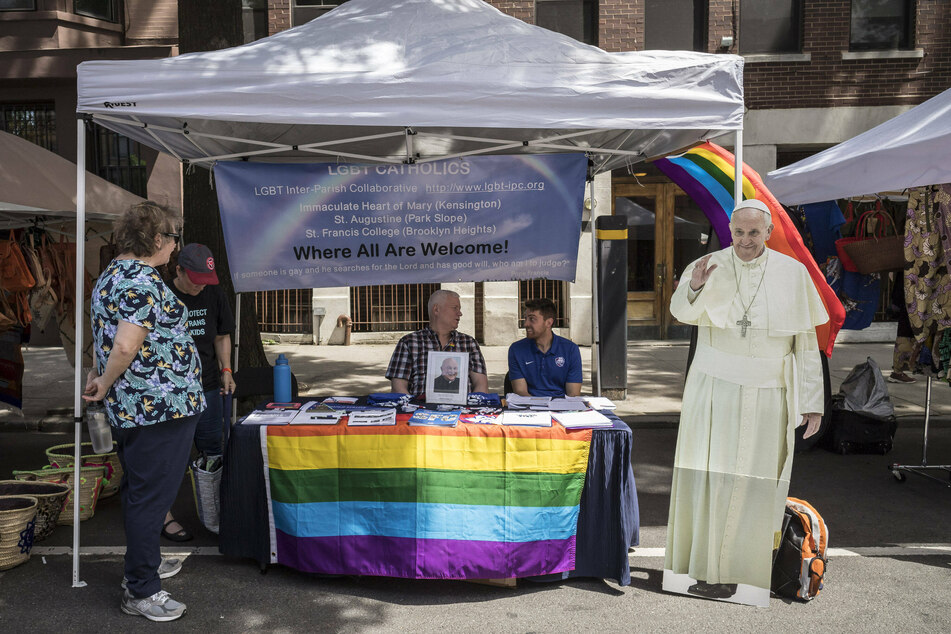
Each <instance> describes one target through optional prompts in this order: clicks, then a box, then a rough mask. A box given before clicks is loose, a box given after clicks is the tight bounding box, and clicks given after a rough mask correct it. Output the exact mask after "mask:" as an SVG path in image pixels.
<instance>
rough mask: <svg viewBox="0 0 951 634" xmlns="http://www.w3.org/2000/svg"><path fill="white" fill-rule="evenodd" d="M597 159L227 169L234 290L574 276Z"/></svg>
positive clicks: (222, 177) (226, 221) (220, 183)
mask: <svg viewBox="0 0 951 634" xmlns="http://www.w3.org/2000/svg"><path fill="white" fill-rule="evenodd" d="M586 171H587V159H586V158H585V156H584V155H583V154H548V155H531V156H528V155H521V156H479V157H471V158H461V159H451V160H447V161H439V162H432V163H416V164H401V165H356V164H339V163H307V164H302V163H244V162H227V163H226V162H222V163H218V164H217V165H216V166H215V183H216V187H217V190H218V204H219V207H220V209H221V222H222V225H223V229H224V236H225V246H226V248H227V250H228V265H229V267H230V269H231V275H232V280H233V283H234V288H235V291H237V292H246V291H263V290H276V289H283V288H320V287H326V286H368V285H373V284H403V283H423V282H481V281H494V280H523V279H533V278H547V279H551V280H567V281H574V279H575V264H576V260H577V257H578V241H579V238H580V234H581V209H582V199H583V196H584V182H585V174H586Z"/></svg>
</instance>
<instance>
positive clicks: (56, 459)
mask: <svg viewBox="0 0 951 634" xmlns="http://www.w3.org/2000/svg"><path fill="white" fill-rule="evenodd" d="M113 446H115V443H113ZM75 447H76V445H75V444H74V443H69V444H66V445H56V446H54V447H50V448H49V449H47V450H46V459H47V460H49V461H50V466H51V467H56V468H60V467H68V466H70V465H72V464H73V451H74V449H75ZM81 459H82V466H84V467H103V468H105V476H104V477H103V480H102V492H101V493H100V494H99V496H100V497H103V498H107V497H110V496H112V495H115V494H116V493H118V492H119V484H120V483H121V482H122V465H121V464H120V463H119V454H117V453H116V452H115V451H111V452H109V453H98V454H97V453H93V450H92V443H91V442H84V443H83V444H82V457H81Z"/></svg>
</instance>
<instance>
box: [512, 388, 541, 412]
mask: <svg viewBox="0 0 951 634" xmlns="http://www.w3.org/2000/svg"><path fill="white" fill-rule="evenodd" d="M550 402H551V397H550V396H520V395H519V394H515V393H514V392H511V393H509V394H506V395H505V405H506V407H511V408H513V409H524V408H526V407H538V406H543V407H545V408H547V407H548V403H550Z"/></svg>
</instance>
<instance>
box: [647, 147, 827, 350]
mask: <svg viewBox="0 0 951 634" xmlns="http://www.w3.org/2000/svg"><path fill="white" fill-rule="evenodd" d="M654 165H656V166H657V167H658V169H660V171H661V172H663V173H664V175H665V176H667V178H669V179H670V180H672V181H673V182H674V183H676V184H677V186H678V187H680V188H681V189H682V190H684V192H686V194H687V195H688V196H690V197H691V198H692V199H693V201H694V202H695V203H697V205H699V206H700V208H701V209H702V210H703V213H704V215H705V216H706V217H707V219H708V220H709V221H710V224H712V225H713V230H714V231H716V234H717V238H719V240H720V245H721V246H723V247H727V246H729V245H731V244H733V237H732V236H731V235H730V227H729V223H730V216H731V214H732V213H733V207H735V206H736V205H735V204H734V199H733V185H734V183H735V182H736V178H735V175H736V170H735V165H736V159H735V157H734V156H733V154H732V153H730V152H727V151H726V150H724V149H723V148H722V147H720V146H719V145H716V144H715V143H711V142H709V141H707V142H706V143H703V144H702V145H698V146H696V147H694V148H691V149H690V150H688V151H686V152H684V153H683V154H680V155H677V156H668V157H666V158H662V159H658V160H656V161H654ZM750 198H755V199H757V200H761V201H763V202H764V203H766V205H767V206H768V207H769V210H770V212H771V213H772V214H773V233H772V235H771V236H770V238H769V242H768V243H767V244H768V245H769V248H770V249H775V250H776V251H779V252H780V253H783V254H785V255H788V256H790V257H792V258H795V259H796V260H799V261H800V262H802V263H803V264H804V265H805V267H806V269H807V270H808V271H809V277H811V278H812V282H813V284H815V286H816V290H818V291H819V296H820V297H821V298H822V303H823V305H824V306H825V308H826V312H828V313H829V321H828V322H827V323H825V324H823V325H821V326H817V327H816V338H817V339H818V340H819V349H820V350H822V351H823V352H825V353H826V355H827V356H828V355H831V354H832V347H833V345H835V336H836V334H837V333H838V332H839V329H840V328H841V327H842V324H843V322H844V321H845V309H844V308H843V307H842V302H841V301H839V298H838V297H837V296H836V294H835V291H833V290H832V287H830V286H829V283H828V282H827V281H826V277H825V274H824V273H823V272H822V271H820V270H819V266H818V265H817V264H816V261H815V260H814V259H813V257H812V254H811V253H809V249H807V248H806V245H805V244H803V242H802V237H801V236H800V235H799V231H798V230H797V229H796V225H794V224H793V222H792V220H790V219H789V216H788V215H787V214H786V210H785V209H784V208H783V206H782V205H781V204H780V203H779V201H778V200H776V198H775V197H774V196H773V195H772V194H771V193H770V192H769V190H768V189H766V185H764V184H763V180H762V179H761V178H760V176H759V174H757V173H756V171H755V170H754V169H752V168H751V167H750V166H749V165H746V164H745V163H744V164H743V200H747V199H750Z"/></svg>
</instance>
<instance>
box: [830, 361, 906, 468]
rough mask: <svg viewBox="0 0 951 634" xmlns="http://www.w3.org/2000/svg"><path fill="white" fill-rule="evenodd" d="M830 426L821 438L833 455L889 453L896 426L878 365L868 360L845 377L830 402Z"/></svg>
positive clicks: (893, 412) (892, 408)
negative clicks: (835, 453) (834, 453)
mask: <svg viewBox="0 0 951 634" xmlns="http://www.w3.org/2000/svg"><path fill="white" fill-rule="evenodd" d="M830 422H831V425H830V429H829V431H828V433H827V434H826V435H825V437H824V438H823V441H824V445H825V447H826V449H829V450H830V451H835V452H837V453H842V454H848V453H878V454H886V453H888V452H889V451H891V450H892V438H894V437H895V430H896V428H897V427H898V423H897V422H896V421H895V408H894V407H893V406H892V402H891V400H890V399H889V398H888V386H887V385H886V384H885V379H884V378H883V377H882V373H881V370H879V368H878V364H877V363H875V361H874V360H873V359H872V358H871V357H869V358H868V359H867V360H866V361H865V363H860V364H858V365H857V366H855V367H854V368H852V371H851V372H850V373H849V376H847V377H846V378H845V380H844V381H843V382H842V385H841V387H840V388H839V393H838V394H837V395H836V396H835V398H833V402H832V416H831V420H830Z"/></svg>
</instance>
